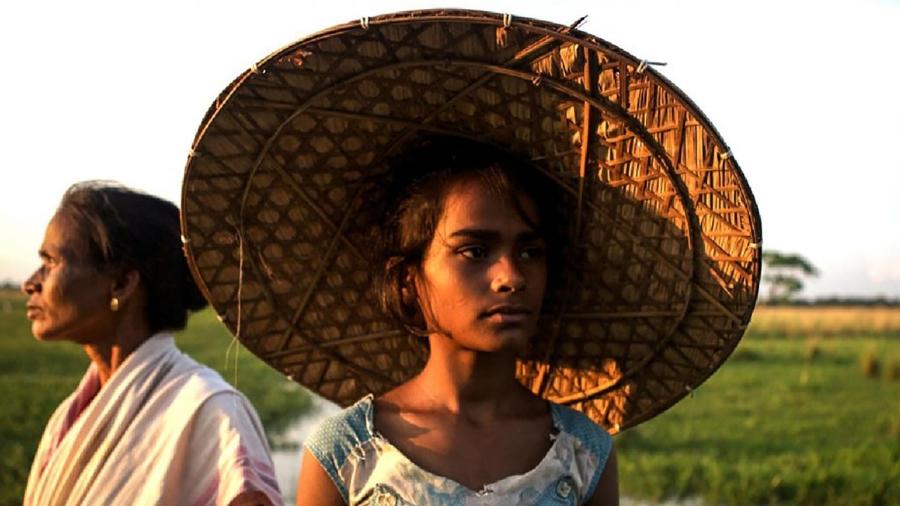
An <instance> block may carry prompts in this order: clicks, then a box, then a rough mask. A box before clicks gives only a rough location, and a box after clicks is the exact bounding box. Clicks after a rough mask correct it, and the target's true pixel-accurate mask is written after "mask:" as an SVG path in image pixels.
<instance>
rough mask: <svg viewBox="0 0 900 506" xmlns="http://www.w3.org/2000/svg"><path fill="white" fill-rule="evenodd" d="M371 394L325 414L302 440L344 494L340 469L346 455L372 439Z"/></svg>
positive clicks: (347, 456) (345, 492)
mask: <svg viewBox="0 0 900 506" xmlns="http://www.w3.org/2000/svg"><path fill="white" fill-rule="evenodd" d="M371 413H372V395H367V396H365V397H363V398H362V399H360V400H358V401H357V402H356V403H355V404H353V405H352V406H349V407H347V408H345V409H343V410H342V411H341V412H339V413H337V414H335V415H333V416H331V417H329V418H326V419H325V420H324V421H323V422H322V423H320V424H319V426H318V428H317V429H316V430H315V431H313V433H312V434H310V436H309V437H308V438H307V439H306V441H305V442H304V443H303V446H304V447H306V449H307V450H308V451H309V452H310V453H311V454H312V455H313V457H315V458H316V460H317V461H319V464H321V466H322V469H324V470H325V472H326V473H328V475H329V476H330V477H331V479H332V481H334V483H335V485H337V487H338V489H339V490H340V492H341V495H343V496H344V498H345V499H346V498H347V489H346V486H345V485H344V480H343V479H341V476H340V470H341V469H342V468H343V467H344V464H345V463H346V462H347V459H348V458H349V457H350V456H351V455H353V454H354V453H356V452H358V451H359V449H360V448H361V447H362V446H363V445H365V444H366V443H368V442H369V441H371V440H372V436H373V434H374V428H373V427H372V414H371Z"/></svg>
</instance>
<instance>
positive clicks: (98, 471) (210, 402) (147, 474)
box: [23, 182, 281, 505]
mask: <svg viewBox="0 0 900 506" xmlns="http://www.w3.org/2000/svg"><path fill="white" fill-rule="evenodd" d="M40 257H41V266H40V267H39V268H38V269H37V270H36V271H35V272H34V274H32V276H31V277H30V278H29V279H28V280H27V281H26V282H25V283H24V285H23V290H24V291H25V292H26V293H27V294H28V295H29V300H28V306H27V307H28V310H27V311H28V318H29V319H30V320H31V322H32V327H31V329H32V332H33V333H34V335H35V337H37V339H39V340H41V341H70V342H74V343H77V344H79V345H81V346H83V347H84V351H85V353H87V355H88V357H90V359H91V365H90V367H89V368H88V370H87V372H86V373H85V375H84V378H83V379H82V380H81V383H80V384H79V386H78V388H77V389H76V390H75V392H73V393H72V394H71V395H70V396H69V397H68V398H67V399H66V400H65V401H63V403H62V404H61V405H60V406H59V407H58V408H57V410H56V412H55V413H54V414H53V416H52V417H51V418H50V421H49V423H48V424H47V428H46V429H45V431H44V435H43V437H42V439H41V442H40V446H39V448H38V451H37V455H36V456H35V459H34V463H33V464H32V468H31V475H30V476H29V479H28V487H27V490H26V493H25V504H41V505H46V504H280V503H281V496H280V493H279V491H278V485H277V483H276V481H275V477H274V471H273V467H272V461H271V458H270V456H269V449H268V446H267V443H266V439H265V435H264V433H263V429H262V426H261V424H260V422H259V419H258V417H257V415H256V412H255V411H254V409H253V407H252V406H251V405H250V404H249V402H248V401H247V400H246V399H245V398H244V397H243V396H242V395H241V394H240V393H239V392H237V391H236V390H235V389H234V388H233V387H231V386H230V385H229V384H227V383H226V382H225V381H224V380H223V379H222V378H221V377H220V376H219V375H218V374H217V373H215V372H214V371H212V370H211V369H209V368H207V367H205V366H202V365H200V364H198V363H197V362H195V361H194V360H192V359H191V358H190V357H188V356H187V355H185V354H184V353H182V352H181V351H180V350H179V349H178V348H177V347H176V346H175V343H174V341H173V338H172V335H171V334H170V333H169V332H170V331H174V330H179V329H183V328H184V326H185V324H186V322H187V316H188V312H189V311H193V310H197V309H200V308H203V307H204V306H205V305H206V301H205V300H204V299H203V297H202V295H201V294H200V292H199V290H198V289H197V287H196V285H195V284H194V282H193V279H192V278H191V276H190V273H189V272H188V267H187V264H186V262H185V259H184V256H183V253H182V248H181V242H180V239H179V223H178V209H177V208H176V207H175V205H173V204H172V203H170V202H167V201H165V200H162V199H159V198H156V197H153V196H150V195H146V194H143V193H139V192H136V191H133V190H130V189H127V188H124V187H121V186H117V185H113V184H108V183H100V182H87V183H80V184H76V185H74V186H72V187H71V188H69V190H68V191H67V192H66V194H65V195H64V196H63V199H62V202H61V204H60V206H59V209H58V210H57V211H56V214H55V215H54V216H53V218H52V219H51V220H50V223H49V225H48V226H47V231H46V235H45V237H44V242H43V245H42V246H41V249H40Z"/></svg>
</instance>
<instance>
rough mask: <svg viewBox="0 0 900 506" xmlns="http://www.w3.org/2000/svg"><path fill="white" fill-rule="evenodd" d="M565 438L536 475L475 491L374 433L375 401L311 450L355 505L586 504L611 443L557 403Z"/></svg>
mask: <svg viewBox="0 0 900 506" xmlns="http://www.w3.org/2000/svg"><path fill="white" fill-rule="evenodd" d="M550 414H551V416H552V418H553V424H554V425H555V427H556V429H557V431H558V433H557V434H556V436H555V440H554V442H553V444H552V446H551V447H550V450H549V451H548V452H547V454H546V455H545V456H544V458H543V459H542V460H541V462H540V463H539V464H538V465H537V466H536V467H535V468H533V469H532V470H530V471H528V472H526V473H524V474H520V475H514V476H508V477H506V478H503V479H501V480H498V481H496V482H494V483H490V484H488V485H485V486H484V488H482V489H481V490H479V491H474V490H470V489H468V488H466V487H464V486H463V485H460V484H459V483H457V482H455V481H453V480H451V479H449V478H445V477H443V476H438V475H435V474H432V473H429V472H428V471H425V470H424V469H421V468H420V467H418V466H416V465H415V464H414V463H413V462H412V461H410V460H409V459H408V458H407V457H406V456H405V455H404V454H403V453H401V452H400V451H399V450H398V449H397V448H395V447H394V446H393V445H392V444H391V443H390V442H389V441H388V440H386V439H385V438H384V437H382V436H381V435H380V434H378V433H377V432H376V431H375V428H374V421H373V420H374V416H373V403H372V396H371V395H370V396H366V397H364V398H363V399H361V400H360V401H358V402H357V403H356V404H354V405H353V406H350V407H349V408H347V409H345V410H343V411H342V412H341V413H338V414H337V415H335V416H334V417H331V418H329V419H327V420H325V421H324V422H323V423H322V424H321V425H320V426H319V428H318V429H317V430H316V431H315V432H314V433H313V434H312V435H311V436H310V437H309V439H307V441H306V443H305V446H306V448H307V449H308V450H309V451H310V453H312V455H313V456H314V457H315V458H316V460H318V461H319V463H320V464H321V465H322V468H323V469H324V470H325V472H326V473H328V475H329V476H330V477H331V479H332V480H333V481H334V483H335V485H336V486H337V488H338V490H339V491H340V493H341V496H342V497H343V498H344V501H345V502H346V503H347V504H349V505H353V506H355V505H368V504H371V505H385V504H386V505H394V506H399V505H429V504H435V505H438V504H439V505H460V506H463V505H465V506H469V505H477V506H494V505H509V504H522V505H528V504H533V505H556V504H561V505H576V504H582V503H584V502H585V501H587V500H588V499H589V498H590V497H591V496H592V495H593V493H594V489H596V487H597V482H598V481H599V479H600V475H601V474H602V473H603V469H604V467H605V466H606V460H607V458H608V457H609V452H610V450H611V448H612V438H610V436H609V434H607V433H606V431H605V430H603V429H602V428H601V427H600V426H598V425H596V424H595V423H593V422H592V421H591V420H590V419H589V418H587V417H586V416H584V415H583V414H581V413H579V412H577V411H575V410H573V409H571V408H568V407H566V406H561V405H558V404H552V403H551V404H550Z"/></svg>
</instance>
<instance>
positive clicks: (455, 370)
mask: <svg viewBox="0 0 900 506" xmlns="http://www.w3.org/2000/svg"><path fill="white" fill-rule="evenodd" d="M430 344H431V352H430V354H429V357H428V362H427V363H426V364H425V367H424V368H423V369H422V372H421V373H420V374H419V375H418V376H417V377H416V379H415V380H414V381H415V382H416V383H417V384H418V387H419V388H420V389H421V392H420V394H421V396H422V397H423V398H424V399H427V402H428V403H429V404H431V405H432V406H434V407H436V408H438V409H442V410H446V411H448V412H450V413H453V414H455V415H461V416H465V417H466V418H469V419H470V420H472V421H473V422H478V421H488V420H490V419H493V418H496V417H498V416H504V415H509V414H512V413H515V412H517V411H520V409H521V406H522V401H523V399H524V398H525V397H527V394H528V393H527V392H526V391H525V389H524V388H523V387H522V386H521V385H520V384H519V382H518V381H517V380H516V355H515V354H514V353H512V352H479V351H473V350H468V349H462V348H460V347H459V346H457V345H456V344H455V343H454V342H453V341H452V340H451V339H449V338H446V337H442V336H437V337H432V338H431V339H430Z"/></svg>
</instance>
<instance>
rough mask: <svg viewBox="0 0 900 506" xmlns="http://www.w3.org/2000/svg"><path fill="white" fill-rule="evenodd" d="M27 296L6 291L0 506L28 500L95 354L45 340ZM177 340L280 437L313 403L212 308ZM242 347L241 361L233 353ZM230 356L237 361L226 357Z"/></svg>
mask: <svg viewBox="0 0 900 506" xmlns="http://www.w3.org/2000/svg"><path fill="white" fill-rule="evenodd" d="M24 311H25V310H24V299H23V297H22V296H20V295H18V294H16V293H11V292H3V291H0V392H3V396H4V398H3V403H2V405H0V414H2V417H0V505H5V504H21V500H22V499H21V498H22V495H23V493H24V491H25V482H26V481H27V478H28V471H29V469H30V466H31V460H32V458H33V457H34V452H35V451H36V449H37V443H38V440H39V439H40V436H41V433H42V432H43V429H44V425H45V424H46V422H47V419H48V418H49V417H50V414H51V413H52V412H53V410H54V409H55V408H56V406H57V405H58V404H59V403H60V402H61V401H62V400H63V399H64V398H65V397H66V396H68V395H69V393H71V392H72V390H73V389H74V388H75V387H76V386H77V384H78V381H79V380H80V379H81V376H82V374H84V370H85V369H86V368H87V366H88V360H87V357H86V356H85V354H84V352H83V351H82V350H81V348H80V347H79V346H77V345H73V344H71V343H41V342H38V341H36V340H35V339H34V338H33V337H32V335H31V331H30V327H29V323H28V320H26V319H25V317H24V314H25V313H24ZM176 342H177V343H178V345H179V346H180V347H181V348H182V349H183V350H184V351H185V352H187V353H188V354H189V355H191V356H192V357H194V358H195V359H197V360H198V361H200V362H202V363H205V364H207V365H209V366H210V367H212V368H213V369H216V370H217V371H219V373H220V374H222V376H223V377H224V378H225V379H226V380H228V381H229V382H230V383H232V384H236V385H237V387H238V389H239V390H241V391H242V392H243V393H244V394H245V395H246V396H247V397H248V398H249V399H250V401H251V402H252V403H253V406H254V407H255V408H256V410H257V412H258V413H259V416H260V419H261V420H262V422H263V425H264V426H265V428H266V432H267V434H268V435H269V437H270V442H272V443H273V444H276V445H277V444H278V443H279V440H278V439H279V438H278V435H279V431H281V430H282V429H284V428H285V427H286V426H287V424H288V423H289V422H291V421H293V420H294V419H295V418H296V417H297V416H299V414H300V413H302V412H303V411H304V410H305V409H307V407H308V406H309V404H310V395H309V394H308V392H307V391H306V390H305V389H303V388H302V387H300V386H299V385H297V384H296V383H293V382H291V381H288V380H287V379H285V378H284V377H283V376H281V374H279V373H278V372H276V371H275V370H273V369H271V368H269V367H268V366H267V365H265V364H264V363H263V362H262V361H261V360H259V359H257V358H256V357H254V356H252V355H251V354H250V353H249V352H247V351H246V350H244V349H243V348H241V347H240V346H233V347H232V350H231V354H230V355H229V354H228V348H229V345H231V343H232V337H231V334H229V333H228V330H227V329H226V328H225V327H224V326H223V325H222V324H221V323H220V322H219V321H218V320H217V319H216V318H215V315H214V313H213V312H212V311H209V310H207V311H202V312H200V313H198V314H196V315H194V316H193V317H192V318H191V320H190V323H189V325H188V328H187V329H186V330H185V331H184V332H181V333H179V334H177V335H176ZM235 352H236V353H237V366H236V367H235V361H234V357H235V354H234V353H235ZM226 355H229V356H230V357H231V360H228V361H226V358H227V357H226Z"/></svg>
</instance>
